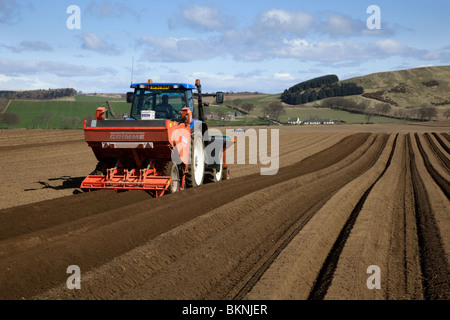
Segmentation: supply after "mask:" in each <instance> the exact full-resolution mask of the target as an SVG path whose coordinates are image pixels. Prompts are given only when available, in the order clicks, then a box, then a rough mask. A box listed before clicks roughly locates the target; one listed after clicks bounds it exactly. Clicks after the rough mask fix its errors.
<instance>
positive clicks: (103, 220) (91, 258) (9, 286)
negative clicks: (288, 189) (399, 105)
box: [0, 134, 369, 298]
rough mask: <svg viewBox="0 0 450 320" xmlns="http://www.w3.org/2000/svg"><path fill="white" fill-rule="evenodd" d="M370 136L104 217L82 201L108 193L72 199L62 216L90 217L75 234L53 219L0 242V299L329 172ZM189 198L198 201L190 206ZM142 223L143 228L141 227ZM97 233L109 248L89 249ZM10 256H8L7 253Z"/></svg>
mask: <svg viewBox="0 0 450 320" xmlns="http://www.w3.org/2000/svg"><path fill="white" fill-rule="evenodd" d="M368 136H369V134H355V135H351V136H349V137H346V138H344V139H342V140H341V141H340V142H338V143H336V144H335V145H334V146H332V147H330V148H328V149H326V150H323V151H321V152H319V153H317V154H315V155H313V156H311V157H310V158H307V159H304V160H303V161H301V162H300V163H299V164H296V165H293V166H290V167H285V168H280V171H279V173H278V174H277V175H275V176H272V177H269V178H268V177H264V176H260V175H259V174H258V175H252V176H247V177H242V178H236V179H233V180H230V181H224V182H223V183H221V184H217V185H216V186H211V185H209V186H208V187H207V188H201V187H200V188H195V189H192V190H186V191H185V192H180V193H178V194H174V195H171V197H172V198H171V199H169V196H167V197H162V198H158V199H152V201H145V202H143V201H140V202H138V203H133V201H130V203H132V204H129V205H128V206H125V207H120V208H118V209H112V210H109V211H106V212H93V211H95V210H92V208H91V207H95V206H93V205H92V203H89V202H88V203H86V202H84V201H83V200H87V201H96V199H95V196H99V198H98V199H99V200H100V199H102V198H103V197H104V203H108V201H109V200H110V198H109V197H110V195H107V194H106V193H98V194H96V195H94V193H92V194H82V195H77V196H75V197H78V198H77V201H74V202H79V203H78V206H76V207H70V206H66V207H65V212H64V213H63V214H64V215H67V216H69V217H72V218H73V219H75V220H76V219H78V218H79V217H80V216H79V213H80V212H82V214H81V215H83V212H85V211H88V212H91V213H90V214H93V215H92V216H88V217H87V218H86V217H85V218H86V219H88V221H87V222H86V221H82V222H80V225H79V226H78V227H76V228H75V227H74V226H75V225H76V224H75V225H72V222H71V221H70V219H68V220H67V221H66V224H64V223H63V224H61V225H60V224H59V221H58V219H59V218H56V220H55V222H54V225H55V226H54V227H52V225H47V226H45V225H44V226H41V227H42V228H49V229H48V230H47V229H43V230H42V229H41V230H39V229H40V228H38V229H37V230H34V232H35V234H31V235H30V234H27V235H18V234H16V235H15V237H14V238H8V239H4V240H3V241H2V242H1V244H0V245H1V248H2V252H3V258H2V260H0V265H1V267H2V270H6V271H7V272H5V273H3V274H2V278H3V279H2V281H1V290H0V292H1V295H2V297H3V298H22V297H25V298H27V297H28V298H29V297H31V296H33V295H36V294H39V293H40V292H42V290H48V289H50V288H51V287H53V286H56V285H58V283H62V282H64V280H65V279H66V276H67V275H66V274H65V268H63V266H65V267H67V266H68V265H71V264H73V263H71V262H70V260H72V259H74V260H76V259H81V258H80V255H81V253H80V249H77V248H83V250H82V251H83V258H82V260H83V263H81V265H82V269H83V270H91V269H93V268H95V267H98V266H100V265H101V264H103V263H105V262H106V261H109V260H111V259H113V258H114V257H116V256H119V255H120V254H123V253H124V252H127V251H129V250H131V249H132V248H135V247H137V246H139V245H140V244H142V243H145V241H148V239H152V238H154V237H156V236H157V235H160V234H162V233H164V232H167V231H168V230H170V229H173V228H175V227H176V226H178V225H181V224H183V223H185V222H187V221H189V220H191V219H193V218H195V217H198V216H201V215H202V214H204V213H205V212H208V211H210V210H212V209H213V208H217V207H220V206H221V205H224V204H226V203H228V202H230V201H232V200H233V199H237V198H240V197H242V196H244V195H245V194H249V193H250V192H254V191H256V190H260V189H262V188H266V187H268V186H270V185H273V184H278V183H280V182H282V181H285V180H288V179H289V178H290V177H292V170H294V171H295V176H301V175H303V174H306V173H309V172H313V171H316V170H320V169H322V168H327V167H329V166H331V165H332V164H333V163H335V162H339V161H340V160H342V159H343V158H345V157H346V156H347V155H348V154H351V153H352V151H354V150H355V149H357V148H358V147H359V146H360V145H361V144H363V142H364V141H365V140H366V139H367V137H368ZM249 186H250V187H249ZM214 194H216V195H217V194H220V195H221V196H220V197H217V196H214ZM75 197H67V198H61V199H56V200H54V201H48V202H47V204H46V205H47V206H48V208H47V212H46V214H47V215H48V216H52V215H53V216H54V217H58V216H61V214H59V213H60V209H59V208H58V207H57V206H55V207H52V205H55V204H57V203H58V201H59V204H61V203H63V202H64V200H68V199H74V198H75ZM91 197H92V198H91ZM192 198H194V199H198V200H196V201H191V200H192ZM187 199H189V201H187ZM200 199H201V201H203V202H204V203H203V210H200V211H199V210H197V209H198V208H197V204H198V203H199V202H198V201H199V200H200ZM176 203H183V212H182V213H178V214H172V213H171V215H167V212H168V211H169V212H170V211H174V210H176V209H177V205H176ZM33 206H39V204H38V205H37V204H32V205H29V206H22V207H19V208H17V207H16V208H10V209H6V210H7V211H8V212H7V214H3V213H5V212H4V211H2V212H1V213H0V217H5V216H12V215H14V212H17V213H20V212H21V211H23V210H26V209H27V208H28V209H30V208H33ZM44 206H45V205H44ZM149 208H152V211H151V214H149V213H148V212H147V211H148V210H149ZM124 209H125V210H124ZM32 210H33V209H31V211H32ZM52 210H53V211H52ZM196 210H197V211H196ZM52 212H53V213H52ZM131 212H133V213H131ZM136 212H139V214H136ZM19 216H20V215H19ZM36 219H37V218H36ZM121 219H124V220H127V223H130V224H131V225H133V227H136V226H137V227H136V228H133V231H132V233H133V236H132V237H131V238H130V237H129V236H130V234H129V231H128V229H127V231H126V232H123V233H125V234H126V235H123V233H122V232H120V231H123V230H122V229H121V228H120V226H119V225H120V222H121ZM144 221H145V224H144V223H143V222H144ZM16 222H17V221H16ZM9 223H10V225H9V226H11V225H14V224H15V222H14V221H13V220H11V221H10V222H9ZM149 224H150V225H151V226H152V227H147V228H145V225H147V226H148V225H149ZM95 225H96V226H95ZM2 226H3V227H4V229H5V230H6V229H8V224H4V225H3V224H2ZM100 226H102V227H100ZM86 228H87V229H86ZM90 228H91V229H90ZM68 229H72V230H73V229H76V230H78V231H75V232H73V234H72V236H70V237H69V236H68V233H67V230H68ZM97 229H99V230H101V231H102V232H105V234H104V237H105V238H107V237H108V236H111V239H110V240H108V241H107V243H105V241H103V242H101V243H100V244H95V245H93V244H94V243H95V239H97V238H98V235H97V236H95V235H94V232H88V231H89V230H92V231H96V232H97V231H98V230H97ZM26 230H27V226H25V227H24V231H25V232H26ZM46 230H47V231H49V232H50V234H49V235H48V236H45V232H43V231H46ZM55 230H56V231H55ZM86 230H87V231H86ZM55 234H56V236H55ZM58 235H61V236H60V238H58ZM20 237H24V239H22V240H23V241H24V242H23V243H27V242H28V246H27V245H25V246H24V247H21V246H20V245H19V246H15V245H14V242H15V241H16V240H18V239H17V238H20ZM96 237H97V238H96ZM55 238H56V239H55ZM19 240H20V239H19ZM33 241H36V242H37V244H30V242H33ZM112 248H113V249H112ZM5 250H6V253H5ZM8 250H10V251H9V252H8ZM44 252H46V254H44ZM48 252H52V253H57V254H58V261H57V262H56V261H53V262H50V261H51V259H49V258H51V257H50V256H49V253H48ZM75 258H76V259H75ZM49 260H50V261H49ZM31 262H34V263H36V264H38V265H39V262H41V264H40V265H41V268H38V269H36V268H35V267H33V266H32V265H30V263H31ZM44 279H45V280H44ZM25 293H26V294H25Z"/></svg>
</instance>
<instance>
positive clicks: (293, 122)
mask: <svg viewBox="0 0 450 320" xmlns="http://www.w3.org/2000/svg"><path fill="white" fill-rule="evenodd" d="M288 124H302V121H301V120H300V119H299V118H289V120H288Z"/></svg>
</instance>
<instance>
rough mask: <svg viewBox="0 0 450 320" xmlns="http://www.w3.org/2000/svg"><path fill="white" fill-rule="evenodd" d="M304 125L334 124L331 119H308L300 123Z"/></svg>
mask: <svg viewBox="0 0 450 320" xmlns="http://www.w3.org/2000/svg"><path fill="white" fill-rule="evenodd" d="M302 124H304V125H308V124H309V125H311V124H334V121H333V120H331V119H308V120H304V121H303V122H302Z"/></svg>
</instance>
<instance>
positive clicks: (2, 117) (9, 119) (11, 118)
mask: <svg viewBox="0 0 450 320" xmlns="http://www.w3.org/2000/svg"><path fill="white" fill-rule="evenodd" d="M19 121H20V117H19V115H18V114H17V113H13V112H5V113H0V124H6V126H7V127H8V129H11V128H12V126H13V125H14V124H17V123H19Z"/></svg>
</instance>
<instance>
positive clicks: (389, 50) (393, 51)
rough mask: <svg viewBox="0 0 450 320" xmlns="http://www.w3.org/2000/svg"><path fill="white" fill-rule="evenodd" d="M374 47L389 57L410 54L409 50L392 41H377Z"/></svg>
mask: <svg viewBox="0 0 450 320" xmlns="http://www.w3.org/2000/svg"><path fill="white" fill-rule="evenodd" d="M375 47H376V48H377V49H379V50H380V51H381V52H382V53H385V54H389V55H402V54H406V53H408V52H411V48H409V47H408V46H406V45H404V44H402V43H400V42H398V41H395V40H392V39H384V40H379V41H377V42H375Z"/></svg>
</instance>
